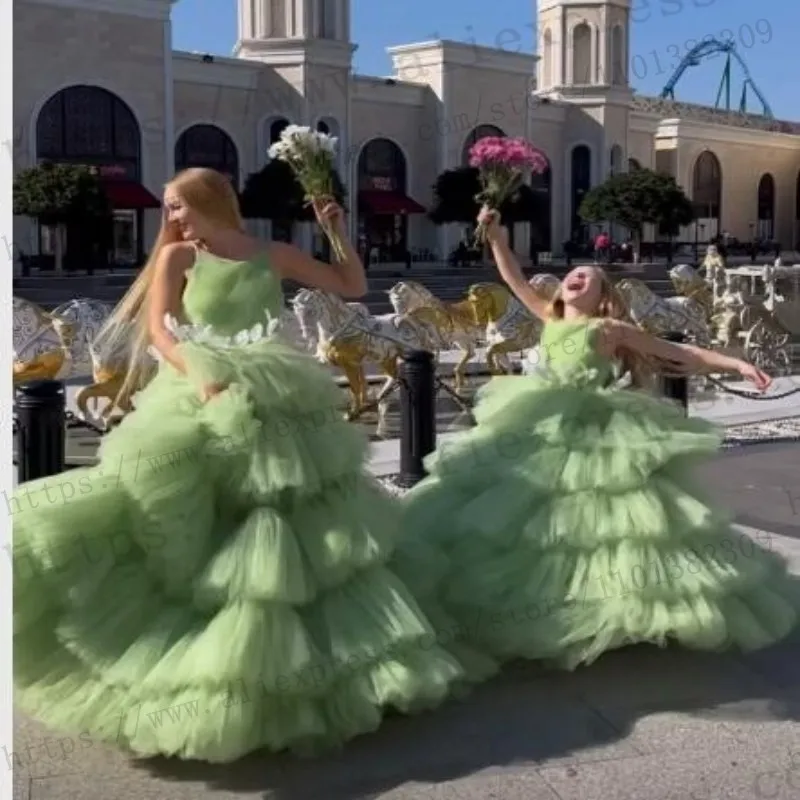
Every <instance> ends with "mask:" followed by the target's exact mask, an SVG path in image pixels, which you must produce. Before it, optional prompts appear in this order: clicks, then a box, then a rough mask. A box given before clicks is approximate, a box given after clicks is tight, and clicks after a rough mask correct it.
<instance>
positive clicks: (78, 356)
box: [51, 297, 114, 378]
mask: <svg viewBox="0 0 800 800" xmlns="http://www.w3.org/2000/svg"><path fill="white" fill-rule="evenodd" d="M113 310H114V306H113V305H112V304H111V303H106V302H104V301H102V300H94V299H92V298H89V297H80V298H76V299H74V300H69V301H67V302H66V303H62V304H61V305H60V306H56V308H54V309H53V311H52V312H51V316H52V317H53V318H54V319H59V320H62V321H63V322H66V323H69V324H70V325H72V326H73V328H74V330H75V338H74V340H73V342H72V345H71V351H72V370H73V373H72V375H70V376H69V377H72V378H83V377H88V376H90V375H92V374H93V371H94V359H93V357H92V343H93V342H94V341H95V339H96V338H97V334H98V333H100V331H101V329H102V328H103V325H105V323H106V321H107V320H108V318H109V317H110V316H111V312H112V311H113Z"/></svg>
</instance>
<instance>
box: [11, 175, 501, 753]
mask: <svg viewBox="0 0 800 800" xmlns="http://www.w3.org/2000/svg"><path fill="white" fill-rule="evenodd" d="M164 208H165V215H164V222H163V227H162V230H161V234H160V236H159V238H158V240H157V242H156V244H155V246H154V248H153V256H152V259H151V261H150V262H149V263H148V264H147V265H146V266H145V267H144V269H143V271H142V273H141V275H140V277H139V278H138V280H137V281H136V283H135V284H134V286H133V287H132V289H131V291H130V293H129V294H128V295H127V297H126V298H125V299H124V300H123V301H122V303H121V304H120V306H119V308H118V309H117V311H116V312H115V315H114V317H113V318H112V320H111V323H110V325H109V328H108V331H107V334H108V340H109V341H112V340H114V337H115V336H116V335H117V334H119V335H122V336H124V337H129V336H131V334H132V336H131V339H130V344H131V361H130V372H129V376H128V378H129V380H128V388H139V387H140V386H141V384H142V383H144V382H145V381H144V379H145V378H146V376H147V375H146V374H147V372H148V370H147V355H146V354H147V349H148V348H155V351H156V352H157V354H158V356H159V358H160V359H161V365H160V368H159V369H158V372H157V374H156V375H155V377H154V378H153V379H152V381H150V382H149V384H148V385H147V387H146V388H145V389H144V390H143V391H141V393H140V394H139V395H138V398H137V402H136V410H135V411H134V412H133V413H132V414H130V415H129V416H127V417H126V418H125V420H124V421H123V422H122V424H121V425H120V426H119V427H118V428H117V429H116V430H114V431H113V432H112V433H111V434H109V435H108V436H107V437H106V438H105V439H104V441H103V444H102V447H101V449H100V463H99V465H98V466H96V467H92V468H86V469H80V470H75V471H72V472H68V473H65V474H63V475H60V476H58V477H57V478H51V479H47V480H41V481H35V482H32V483H29V484H27V485H23V486H20V487H19V489H18V491H17V493H16V495H15V498H14V503H13V510H14V511H15V515H14V626H15V627H14V631H15V633H14V669H15V684H16V688H17V692H16V699H17V700H18V701H19V702H20V703H21V704H22V705H23V706H24V707H25V709H26V710H28V711H29V712H31V713H33V714H34V715H36V716H38V717H39V718H40V719H41V720H42V721H43V722H44V723H46V724H48V725H50V726H52V727H54V728H60V729H64V730H67V731H74V732H76V733H80V734H83V735H86V736H88V737H89V738H90V739H92V740H95V741H97V740H105V741H110V742H114V743H117V744H119V745H120V746H122V747H125V748H127V749H129V750H131V751H133V752H134V753H136V754H138V755H155V754H163V755H177V756H180V757H183V758H193V759H203V760H207V761H229V760H232V759H235V758H237V757H239V756H241V755H243V754H244V753H246V752H248V751H250V750H255V749H259V748H269V749H272V750H281V749H284V748H292V749H295V750H299V751H303V752H306V751H307V750H309V749H313V748H318V747H322V746H328V745H336V744H339V743H341V742H343V741H345V740H347V739H349V738H351V737H353V736H356V735H357V734H360V733H364V732H366V731H371V730H374V729H375V728H376V727H377V726H378V725H379V723H380V720H381V718H382V715H383V713H384V709H385V708H386V707H389V706H391V707H394V708H396V709H399V710H401V711H413V710H417V709H419V708H423V707H426V706H431V705H434V704H436V703H438V702H439V701H441V700H442V699H444V698H445V697H446V696H447V695H448V693H449V691H450V690H451V689H452V688H453V687H454V686H455V685H456V684H461V683H462V682H463V681H470V680H477V679H481V678H483V677H485V676H486V675H488V674H491V672H492V671H493V669H494V666H493V662H492V661H490V660H489V659H488V658H484V657H481V656H478V655H477V654H474V653H471V652H470V651H469V650H467V649H466V648H465V647H463V646H460V645H456V644H455V643H454V648H456V647H457V652H458V657H457V656H456V655H455V652H456V650H455V649H454V650H452V651H451V650H449V649H448V650H446V649H445V648H444V647H443V646H440V645H437V644H436V643H435V641H434V631H433V628H432V626H431V624H430V623H429V622H428V620H427V618H426V617H425V616H424V615H423V613H422V612H421V611H420V609H419V607H418V605H417V603H416V602H415V600H414V599H413V598H412V596H411V595H410V594H409V592H408V590H407V589H406V587H405V585H404V584H403V583H402V582H401V581H400V580H399V579H398V578H397V577H396V576H395V574H394V573H393V572H392V571H391V570H390V569H388V568H387V566H386V562H387V560H388V559H389V557H390V555H391V553H392V551H393V548H394V541H395V538H396V534H397V530H398V528H397V521H398V519H397V518H398V512H397V510H396V508H395V506H394V504H393V501H392V500H390V498H389V497H388V496H387V495H385V494H383V493H382V492H381V491H380V490H379V489H378V488H377V485H376V484H375V483H374V482H373V481H372V480H370V479H369V478H367V476H366V474H365V472H364V469H363V464H364V458H365V454H366V447H367V445H366V441H365V437H364V436H363V435H362V433H361V432H360V431H359V429H358V428H356V427H355V426H352V425H349V424H347V423H345V422H344V421H343V419H342V414H341V412H340V410H339V406H340V404H341V400H342V398H341V392H340V390H339V389H338V388H337V387H336V385H335V384H334V382H333V380H332V379H331V376H330V374H329V373H328V372H327V371H326V370H325V369H324V368H322V367H321V366H319V365H317V364H316V363H315V362H314V361H312V359H311V358H310V357H308V356H307V355H304V354H302V353H300V352H299V351H297V350H296V349H294V348H292V347H291V346H289V345H287V344H284V343H282V342H281V341H280V338H279V337H278V336H277V335H274V331H272V330H271V328H272V326H271V324H269V323H270V320H275V319H277V317H278V316H279V315H280V314H281V312H282V310H283V301H282V295H281V285H280V282H281V279H282V278H287V279H292V280H294V281H298V282H301V283H305V284H307V285H311V286H318V287H320V288H321V289H323V290H327V291H331V292H338V293H341V294H342V295H344V296H350V297H358V296H360V295H361V294H362V293H363V292H364V290H365V279H364V271H363V268H362V266H361V262H360V260H359V259H358V256H357V255H356V254H355V252H354V251H353V248H352V247H351V246H350V245H349V244H347V245H346V248H345V250H346V259H345V260H344V261H343V263H339V264H334V265H328V264H320V263H318V262H316V261H314V260H313V259H311V258H310V257H308V256H307V255H305V254H304V253H303V252H301V251H300V250H298V249H297V248H295V247H292V246H291V245H286V244H280V243H277V242H275V243H272V244H270V245H267V246H265V245H264V244H263V243H261V242H259V241H256V240H254V239H252V238H251V237H249V236H247V235H246V234H245V233H244V231H243V224H242V220H241V218H240V216H239V210H238V205H237V201H236V195H235V193H234V191H233V189H232V187H231V186H230V183H229V182H228V181H227V179H226V178H224V177H223V176H222V175H220V174H219V173H216V172H214V171H212V170H206V169H192V170H188V171H186V172H182V173H181V174H180V175H178V176H177V177H176V178H175V179H174V180H173V181H172V182H170V184H169V185H168V186H167V187H166V192H165V195H164ZM317 213H318V216H319V219H320V220H321V221H322V222H323V223H325V225H326V227H329V228H330V227H334V228H335V229H336V231H337V232H338V234H339V235H340V237H341V239H342V241H344V242H345V243H347V233H346V226H345V221H344V216H343V213H342V210H341V209H340V208H339V207H338V206H335V205H330V206H327V207H325V208H317ZM432 608H434V607H433V606H432ZM434 610H435V613H437V619H440V617H439V616H438V613H439V612H440V609H438V608H435V609H434ZM462 659H463V660H462Z"/></svg>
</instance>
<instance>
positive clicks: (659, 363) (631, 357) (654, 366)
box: [547, 265, 686, 389]
mask: <svg viewBox="0 0 800 800" xmlns="http://www.w3.org/2000/svg"><path fill="white" fill-rule="evenodd" d="M592 269H594V270H595V271H596V272H597V274H598V275H599V276H600V301H599V302H598V304H597V309H596V310H595V312H594V313H593V314H592V316H593V317H596V318H598V319H616V320H620V321H621V322H627V323H629V324H630V325H635V324H636V322H635V321H634V319H633V318H632V317H631V314H630V311H629V310H628V306H627V304H626V303H625V300H624V299H623V298H622V295H620V293H619V292H618V291H617V289H616V288H615V286H614V284H613V282H612V281H611V279H610V278H609V277H608V274H607V273H606V272H605V270H603V269H602V268H601V267H598V266H595V265H592ZM547 315H548V317H552V318H553V319H563V318H564V300H563V298H562V296H561V287H560V286H559V288H558V289H557V290H556V293H555V294H554V295H553V298H552V300H551V301H550V305H549V306H548V308H547ZM620 361H621V365H622V368H623V371H624V372H630V375H631V378H632V380H633V385H634V386H636V387H638V388H641V389H652V388H654V386H655V382H656V379H657V377H658V376H659V375H665V374H668V375H676V374H680V375H682V374H686V370H684V369H682V368H681V366H680V365H679V364H676V363H674V362H672V361H664V360H663V359H660V358H652V357H649V356H644V355H642V354H641V353H636V352H634V351H633V350H628V349H623V350H622V352H621V354H620Z"/></svg>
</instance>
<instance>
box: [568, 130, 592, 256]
mask: <svg viewBox="0 0 800 800" xmlns="http://www.w3.org/2000/svg"><path fill="white" fill-rule="evenodd" d="M571 167H572V169H571V172H572V191H571V195H572V238H573V239H575V240H580V241H585V240H587V239H588V228H587V226H586V224H585V223H584V221H583V220H582V219H581V217H580V215H579V214H578V211H579V209H580V207H581V203H582V202H583V198H584V197H585V196H586V193H587V192H588V191H589V189H591V188H592V152H591V150H589V148H588V147H587V146H586V145H584V144H579V145H578V146H577V147H574V148H573V149H572V158H571Z"/></svg>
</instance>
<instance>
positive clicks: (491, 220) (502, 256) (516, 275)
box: [478, 207, 550, 320]
mask: <svg viewBox="0 0 800 800" xmlns="http://www.w3.org/2000/svg"><path fill="white" fill-rule="evenodd" d="M478 222H479V223H481V224H482V225H484V226H485V227H486V237H487V239H488V241H489V245H490V246H491V248H492V255H493V256H494V260H495V263H496V264H497V269H498V271H499V272H500V275H501V277H502V278H503V280H504V281H505V282H506V284H507V286H508V288H509V289H511V291H512V292H513V293H514V295H515V296H516V298H517V299H518V300H519V301H520V303H522V305H524V306H525V308H527V309H528V311H530V312H531V314H533V315H534V316H537V317H538V318H539V319H542V320H543V319H546V318H547V308H548V306H549V305H550V303H549V301H548V300H545V299H544V298H543V297H541V296H540V295H539V294H538V293H537V292H536V290H535V289H534V288H533V287H532V286H531V285H530V284H529V283H528V281H527V280H525V275H524V274H523V272H522V268H521V267H520V265H519V262H518V261H517V257H516V256H515V255H514V253H513V252H511V248H510V247H509V246H508V232H507V231H506V229H505V228H503V227H502V226H501V225H500V215H499V214H498V213H497V212H496V211H492V210H491V209H489V208H486V207H484V208H482V209H481V213H480V214H479V215H478Z"/></svg>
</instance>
